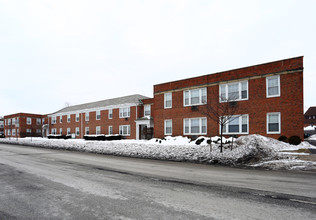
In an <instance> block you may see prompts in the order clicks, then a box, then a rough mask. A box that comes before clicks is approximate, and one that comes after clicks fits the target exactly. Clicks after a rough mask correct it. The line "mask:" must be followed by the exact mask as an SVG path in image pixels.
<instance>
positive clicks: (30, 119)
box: [26, 118, 56, 125]
mask: <svg viewBox="0 0 316 220" xmlns="http://www.w3.org/2000/svg"><path fill="white" fill-rule="evenodd" d="M55 120H56V118H55ZM55 123H56V122H55ZM26 124H27V125H31V124H32V118H26Z"/></svg>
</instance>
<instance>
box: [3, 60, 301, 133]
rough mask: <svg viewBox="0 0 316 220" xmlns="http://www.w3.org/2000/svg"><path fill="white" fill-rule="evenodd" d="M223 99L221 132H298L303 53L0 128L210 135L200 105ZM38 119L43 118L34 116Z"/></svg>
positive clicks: (215, 105)
mask: <svg viewBox="0 0 316 220" xmlns="http://www.w3.org/2000/svg"><path fill="white" fill-rule="evenodd" d="M231 97H233V99H231ZM228 103H229V104H233V106H234V107H235V108H236V111H235V112H234V115H233V117H232V118H231V120H230V122H229V123H227V124H226V125H225V126H224V127H223V134H224V135H225V136H230V135H246V134H260V135H263V136H269V137H273V138H279V137H280V135H285V136H287V137H290V136H292V135H298V136H299V137H301V138H302V139H303V138H304V134H303V125H304V117H303V114H304V112H303V57H296V58H290V59H285V60H280V61H275V62H270V63H265V64H260V65H255V66H250V67H245V68H240V69H235V70H229V71H224V72H219V73H214V74H208V75H204V76H199V77H194V78H189V79H183V80H178V81H173V82H167V83H162V84H158V85H154V97H153V98H148V97H146V96H142V95H131V96H125V97H119V98H114V99H108V100H103V101H98V102H91V103H86V104H81V105H75V106H69V107H66V108H63V109H61V110H59V111H57V112H55V113H53V114H49V115H48V116H47V117H46V116H43V115H31V114H22V113H20V114H14V115H9V116H5V134H6V136H13V134H12V132H15V135H17V133H19V137H22V136H23V135H24V136H25V134H29V133H30V131H31V133H32V134H34V132H35V133H36V134H40V129H41V128H42V135H43V136H46V135H47V134H56V135H57V134H61V135H67V134H68V135H69V134H71V135H73V136H75V137H76V138H83V136H84V135H85V134H89V135H94V134H106V135H107V134H121V135H123V136H125V137H126V138H128V139H149V138H151V137H152V136H154V137H157V138H163V137H165V136H169V135H170V136H178V135H180V136H189V137H193V138H194V137H196V136H200V135H204V136H215V135H218V134H219V133H220V126H219V125H218V124H217V123H216V122H215V121H213V120H212V119H211V118H209V117H207V116H206V114H205V113H206V112H209V109H210V108H211V109H213V110H214V111H215V110H216V109H219V108H221V107H222V106H224V105H227V104H228ZM222 116H223V117H226V116H227V115H222ZM28 118H31V119H28ZM42 118H44V119H42ZM39 119H42V122H43V120H44V121H45V122H44V123H41V124H37V123H39ZM12 120H15V122H14V123H15V125H16V124H17V121H18V124H19V127H16V126H14V124H13V121H12ZM27 120H31V121H32V122H31V124H27ZM22 128H23V130H22ZM18 129H20V130H18ZM21 132H22V134H23V135H21Z"/></svg>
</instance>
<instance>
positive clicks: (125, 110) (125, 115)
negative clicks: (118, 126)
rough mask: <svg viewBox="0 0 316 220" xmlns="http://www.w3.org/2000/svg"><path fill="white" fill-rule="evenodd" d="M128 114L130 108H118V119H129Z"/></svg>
mask: <svg viewBox="0 0 316 220" xmlns="http://www.w3.org/2000/svg"><path fill="white" fill-rule="evenodd" d="M130 112H131V109H130V107H125V108H120V118H129V117H130Z"/></svg>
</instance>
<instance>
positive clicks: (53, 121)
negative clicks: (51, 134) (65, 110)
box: [52, 116, 56, 124]
mask: <svg viewBox="0 0 316 220" xmlns="http://www.w3.org/2000/svg"><path fill="white" fill-rule="evenodd" d="M52 124H56V116H53V117H52Z"/></svg>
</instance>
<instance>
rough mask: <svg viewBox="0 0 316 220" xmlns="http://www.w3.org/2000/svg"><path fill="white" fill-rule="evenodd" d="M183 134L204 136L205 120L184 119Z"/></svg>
mask: <svg viewBox="0 0 316 220" xmlns="http://www.w3.org/2000/svg"><path fill="white" fill-rule="evenodd" d="M183 122H184V131H183V132H184V134H187V135H190V134H206V130H207V129H206V118H185V119H184V120H183Z"/></svg>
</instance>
